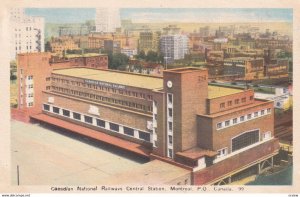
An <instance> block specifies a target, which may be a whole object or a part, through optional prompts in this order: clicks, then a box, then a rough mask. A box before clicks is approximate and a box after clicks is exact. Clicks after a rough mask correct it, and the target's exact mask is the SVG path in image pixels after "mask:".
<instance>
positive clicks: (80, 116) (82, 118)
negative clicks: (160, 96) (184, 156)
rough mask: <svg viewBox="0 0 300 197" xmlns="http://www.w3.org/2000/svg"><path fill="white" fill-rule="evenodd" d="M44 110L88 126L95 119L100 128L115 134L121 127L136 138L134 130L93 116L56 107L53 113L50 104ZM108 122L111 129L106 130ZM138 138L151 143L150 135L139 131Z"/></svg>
mask: <svg viewBox="0 0 300 197" xmlns="http://www.w3.org/2000/svg"><path fill="white" fill-rule="evenodd" d="M43 109H44V110H45V111H48V112H53V113H55V114H58V115H61V114H62V115H63V116H64V117H68V118H71V119H74V120H78V121H81V122H84V123H87V124H93V119H94V121H95V123H96V125H97V126H98V127H101V128H104V129H108V130H111V131H114V132H120V127H123V132H124V134H125V135H127V136H131V137H135V136H134V129H133V128H130V127H126V126H120V125H118V124H116V123H112V122H107V121H105V120H102V119H99V118H95V117H92V116H88V115H84V114H80V113H77V112H72V111H70V110H67V109H63V108H59V107H55V106H53V107H52V111H51V109H50V105H48V104H44V105H43ZM106 122H107V123H108V125H109V128H106V126H105V125H106ZM137 138H138V139H140V140H145V141H148V142H150V133H147V132H143V131H139V130H138V137H137Z"/></svg>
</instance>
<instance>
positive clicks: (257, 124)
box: [198, 102, 274, 152]
mask: <svg viewBox="0 0 300 197" xmlns="http://www.w3.org/2000/svg"><path fill="white" fill-rule="evenodd" d="M268 108H271V114H267V115H264V116H261V117H258V118H255V119H254V118H253V117H252V119H251V120H249V121H248V120H247V117H246V116H247V114H248V113H253V112H256V111H260V110H261V109H268ZM265 114H266V111H265ZM241 115H246V116H245V120H247V121H244V122H243V123H239V124H236V125H233V126H229V127H226V128H222V129H219V130H217V128H216V125H217V123H219V122H224V121H226V120H230V119H233V118H239V117H240V116H241ZM198 125H199V126H198V146H200V147H201V148H205V149H210V150H215V151H217V150H219V149H221V148H225V147H227V148H228V151H229V152H230V151H231V139H232V138H233V137H235V136H237V135H239V134H241V133H243V132H245V131H250V130H254V129H259V130H260V134H261V135H262V133H264V132H267V131H271V135H272V136H274V111H273V102H265V103H261V104H260V105H257V106H254V107H249V108H246V109H243V110H239V111H235V112H231V113H225V114H223V115H220V116H218V117H209V116H201V115H199V116H198ZM223 125H224V123H223Z"/></svg>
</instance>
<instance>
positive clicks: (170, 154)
mask: <svg viewBox="0 0 300 197" xmlns="http://www.w3.org/2000/svg"><path fill="white" fill-rule="evenodd" d="M168 157H170V158H172V157H173V150H172V149H168Z"/></svg>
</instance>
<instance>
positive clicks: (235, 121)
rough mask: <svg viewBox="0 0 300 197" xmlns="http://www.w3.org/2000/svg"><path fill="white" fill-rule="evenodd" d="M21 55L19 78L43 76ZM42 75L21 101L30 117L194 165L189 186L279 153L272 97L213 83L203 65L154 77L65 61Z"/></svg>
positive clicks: (223, 178) (221, 179) (216, 180)
mask: <svg viewBox="0 0 300 197" xmlns="http://www.w3.org/2000/svg"><path fill="white" fill-rule="evenodd" d="M23 56H24V57H23ZM23 56H22V55H20V59H19V64H18V65H19V66H20V67H19V70H18V72H19V75H20V72H23V77H24V78H26V79H28V81H30V80H32V79H33V80H34V79H35V78H38V77H39V76H41V74H40V73H41V72H43V69H42V68H41V67H43V65H39V67H38V68H36V69H39V72H38V73H36V74H32V73H34V72H33V71H32V69H30V66H29V65H27V64H26V61H24V60H23V58H25V56H26V57H28V56H30V54H25V55H23ZM25 59H26V58H25ZM26 65H27V66H26ZM45 66H47V65H45ZM22 69H26V71H24V70H23V71H22ZM29 70H30V71H29ZM33 70H34V69H33ZM26 73H31V74H30V75H28V74H26ZM42 76H43V77H44V78H45V79H43V80H44V81H45V83H36V81H34V82H33V84H34V86H33V88H36V89H34V92H35V94H36V95H38V96H36V97H35V99H36V100H35V102H34V104H33V105H32V106H31V105H25V106H24V105H23V107H26V108H27V109H28V110H30V108H35V109H36V110H35V111H34V113H31V115H30V116H31V119H32V120H38V121H41V122H46V123H49V124H52V125H56V126H58V127H62V128H64V129H67V130H69V131H71V132H76V133H80V134H82V135H86V136H89V137H91V138H95V139H98V140H100V141H104V142H105V143H109V144H112V145H114V146H117V147H120V148H122V149H125V150H128V151H129V152H134V153H137V154H140V155H143V156H146V157H149V158H151V159H152V160H155V159H157V160H160V161H164V162H167V163H169V164H173V165H175V166H177V167H181V168H184V169H186V170H189V171H190V172H191V175H190V180H189V181H187V182H186V181H185V182H186V183H190V184H195V185H201V184H227V183H230V182H231V181H233V180H234V175H235V174H238V173H239V172H241V171H243V170H245V169H255V170H257V171H258V172H260V171H261V170H262V169H264V168H266V167H268V166H269V167H270V166H272V165H273V157H274V155H276V154H277V153H278V150H279V144H278V140H277V139H275V138H274V109H273V101H267V100H258V99H255V98H254V92H253V90H251V89H247V90H243V89H231V88H226V87H220V86H212V85H209V84H208V73H207V70H205V69H197V68H192V67H188V68H178V69H171V70H165V71H164V73H163V77H155V76H147V75H141V74H133V73H126V72H120V71H113V70H108V69H107V68H95V67H90V66H68V67H64V68H61V67H60V68H58V67H56V69H51V70H49V71H47V73H46V74H45V75H42ZM29 78H30V79H29ZM40 80H42V79H40ZM27 84H28V82H27ZM24 94H25V93H24ZM24 94H23V95H24ZM232 179H233V180H232Z"/></svg>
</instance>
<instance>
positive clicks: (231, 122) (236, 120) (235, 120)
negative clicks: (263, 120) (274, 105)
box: [217, 108, 271, 130]
mask: <svg viewBox="0 0 300 197" xmlns="http://www.w3.org/2000/svg"><path fill="white" fill-rule="evenodd" d="M270 113H271V108H268V109H263V110H260V111H256V112H253V113H249V114H247V115H242V116H240V117H236V118H233V119H230V120H226V121H224V122H219V123H217V130H219V129H223V128H226V127H229V126H233V125H235V124H239V123H242V122H245V121H249V120H251V119H254V118H258V117H260V116H264V115H266V114H270Z"/></svg>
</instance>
